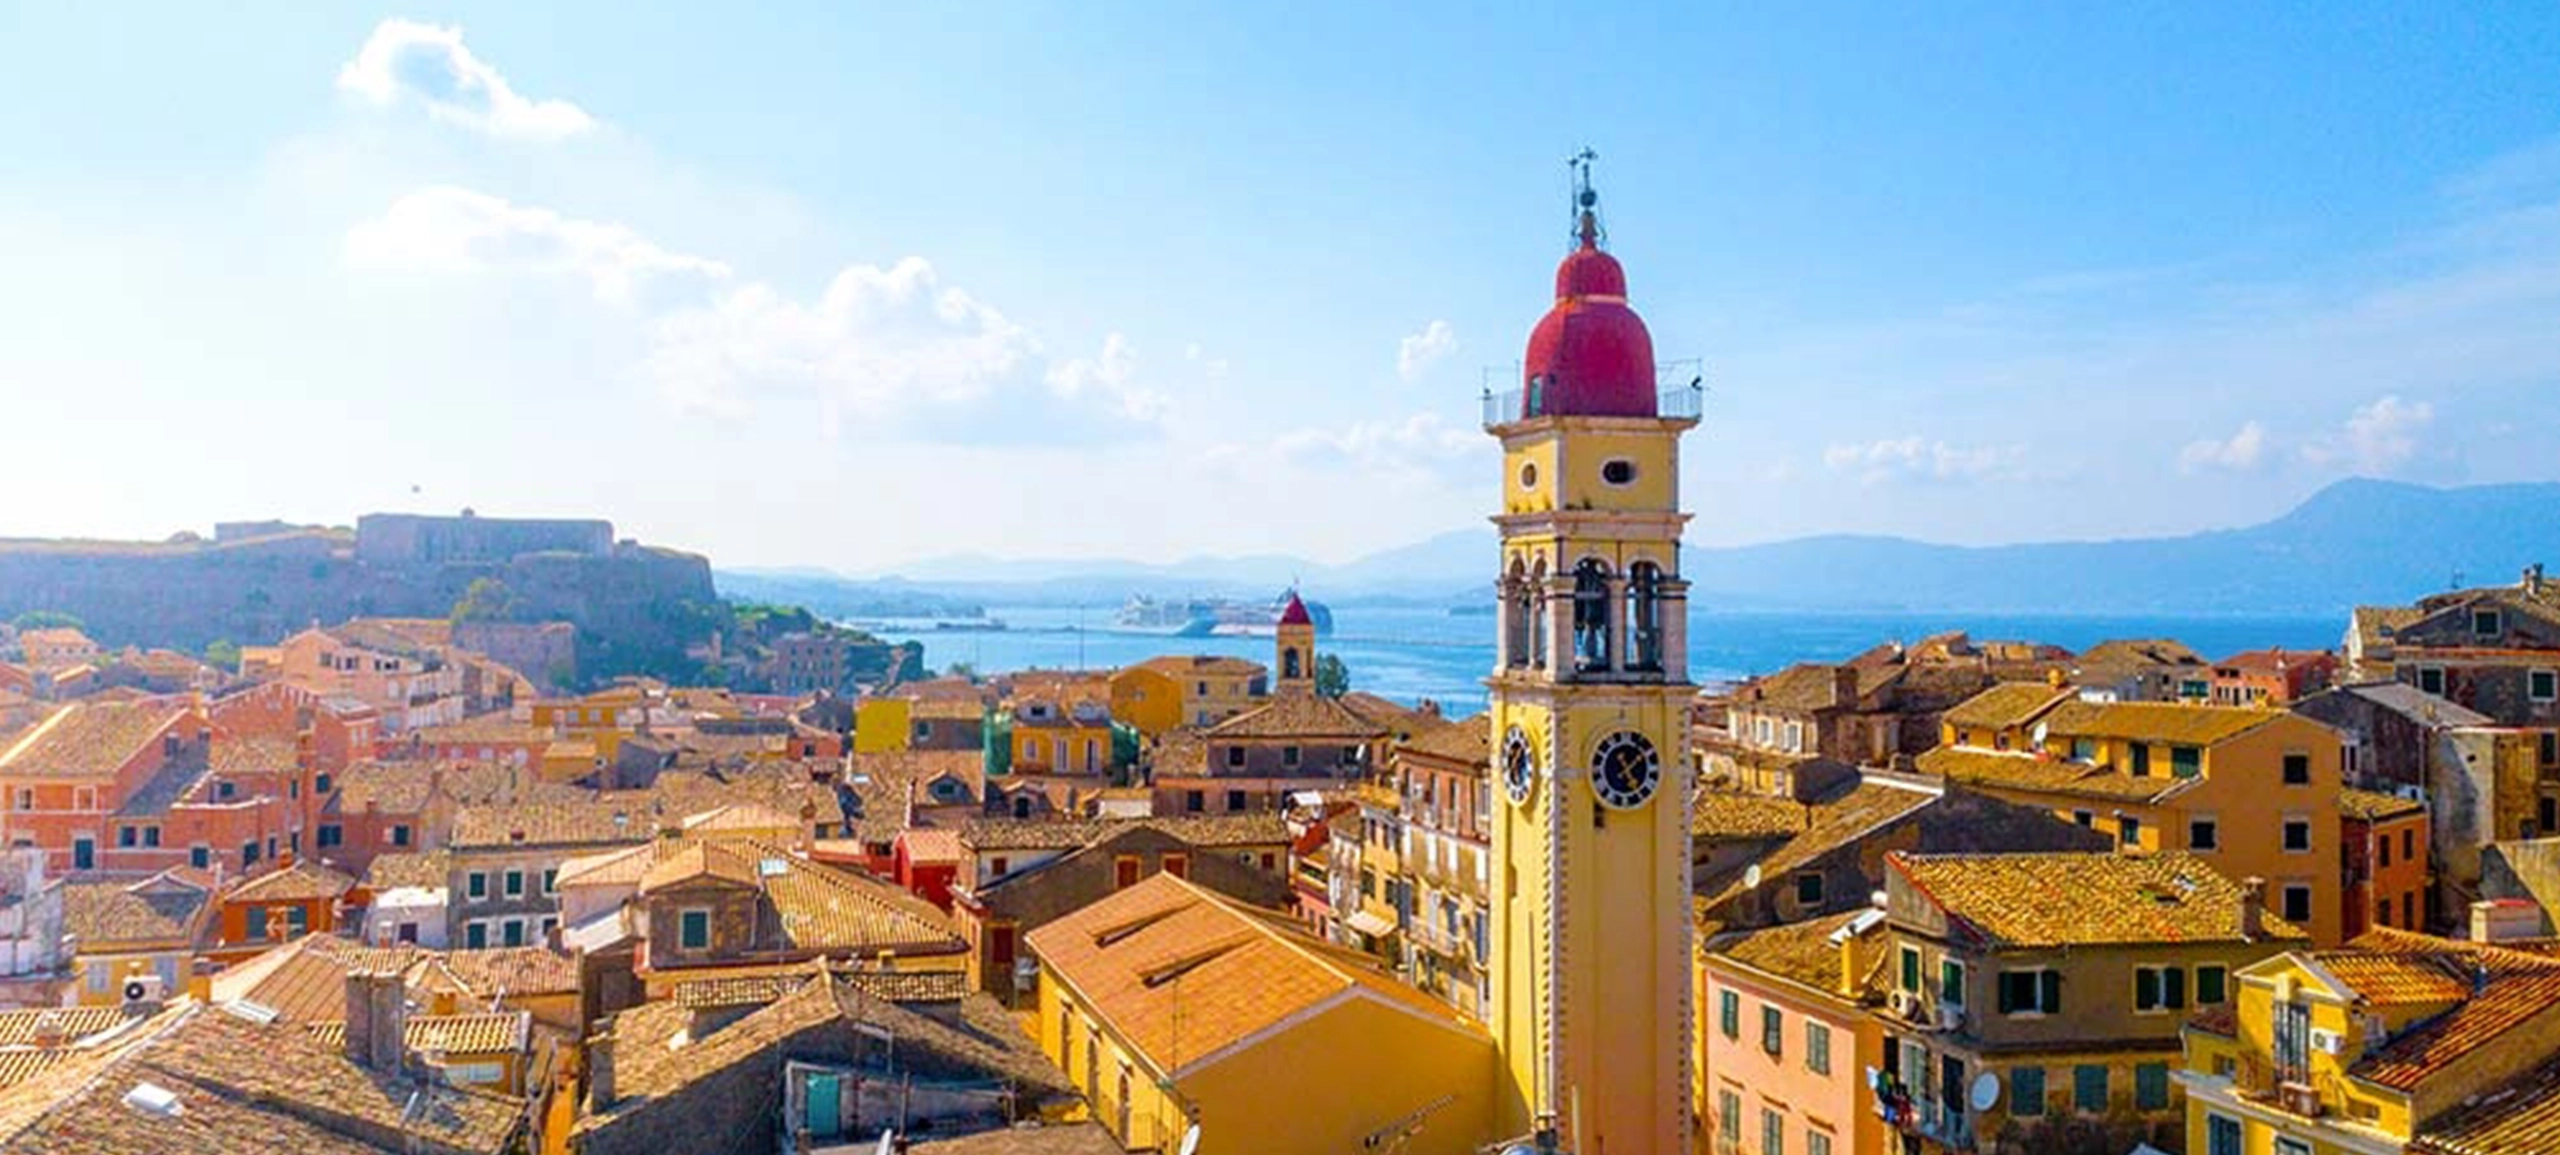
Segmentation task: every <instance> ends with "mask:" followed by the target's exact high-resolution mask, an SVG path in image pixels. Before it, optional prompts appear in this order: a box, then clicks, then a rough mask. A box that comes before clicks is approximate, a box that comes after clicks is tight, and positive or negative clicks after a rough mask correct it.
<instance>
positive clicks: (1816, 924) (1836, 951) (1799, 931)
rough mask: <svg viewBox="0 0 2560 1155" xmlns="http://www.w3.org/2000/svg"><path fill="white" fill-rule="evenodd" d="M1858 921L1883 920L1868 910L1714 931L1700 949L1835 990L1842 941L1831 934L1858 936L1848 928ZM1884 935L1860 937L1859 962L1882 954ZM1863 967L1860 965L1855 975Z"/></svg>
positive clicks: (1764, 971) (1779, 974) (1757, 969)
mask: <svg viewBox="0 0 2560 1155" xmlns="http://www.w3.org/2000/svg"><path fill="white" fill-rule="evenodd" d="M1860 920H1867V921H1868V922H1869V923H1870V924H1871V925H1881V922H1882V920H1881V919H1878V918H1877V917H1876V914H1875V912H1874V911H1872V910H1852V911H1844V912H1842V913H1840V914H1834V915H1826V916H1824V917H1821V918H1814V919H1807V920H1805V921H1803V922H1790V923H1781V924H1779V925H1777V926H1773V927H1768V928H1765V929H1761V930H1745V931H1736V932H1733V933H1730V934H1721V935H1717V936H1715V937H1713V938H1710V939H1708V940H1706V942H1705V943H1704V946H1703V949H1704V950H1705V952H1706V953H1707V954H1710V955H1714V956H1717V957H1721V958H1724V959H1727V960H1730V961H1732V962H1733V963H1736V964H1738V965H1741V966H1746V967H1749V968H1751V969H1753V970H1756V971H1761V972H1763V973H1766V974H1772V975H1776V976H1778V977H1780V978H1783V979H1787V980H1789V981H1791V982H1798V983H1802V984H1804V985H1806V986H1809V987H1814V988H1816V989H1819V990H1823V991H1829V992H1833V993H1837V992H1838V991H1839V989H1840V947H1841V943H1840V941H1838V939H1836V938H1835V937H1834V936H1835V935H1836V936H1840V937H1842V938H1851V939H1856V938H1859V937H1860V936H1858V935H1857V933H1856V931H1855V930H1854V929H1852V927H1853V924H1855V923H1858V922H1859V921H1860ZM1883 937H1884V936H1882V935H1880V934H1869V935H1866V936H1864V941H1863V942H1861V944H1860V945H1861V947H1862V949H1860V950H1859V952H1858V957H1859V958H1860V959H1861V960H1862V961H1863V962H1873V961H1874V959H1875V958H1877V957H1879V956H1880V955H1881V953H1882V942H1883ZM1863 970H1864V968H1863V967H1861V968H1860V973H1863Z"/></svg>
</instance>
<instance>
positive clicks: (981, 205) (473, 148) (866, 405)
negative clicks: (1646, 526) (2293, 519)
mask: <svg viewBox="0 0 2560 1155" xmlns="http://www.w3.org/2000/svg"><path fill="white" fill-rule="evenodd" d="M1589 7H1592V6H1572V7H1571V9H1570V10H1568V9H1567V8H1565V7H1561V6H1559V7H1554V8H1551V9H1542V10H1534V11H1531V10H1522V11H1518V12H1513V13H1500V12H1489V11H1487V10H1485V6H1460V5H1445V6H1443V5H1422V4H1413V5H1344V6H1339V7H1326V6H1313V5H1292V6H1285V7H1284V6H1267V7H1265V8H1262V9H1259V10H1257V9H1255V8H1253V7H1252V6H1242V5H1215V6H1213V5H1169V4H1168V5H1136V4H1059V5H1000V6H988V7H961V6H956V5H899V6H894V7H892V6H873V5H858V6H857V5H844V6H824V7H818V6H812V7H805V8H804V7H769V8H758V9H754V10H750V11H745V12H733V11H711V10H704V11H699V12H665V13H662V12H653V11H638V10H631V9H630V8H629V6H603V5H543V6H533V5H488V6H456V7H444V6H435V7H414V8H397V9H381V10H375V9H367V8H360V7H355V6H336V7H330V8H325V9H323V8H313V7H306V6H287V5H266V6H252V7H251V8H249V9H248V10H247V11H245V12H239V13H216V12H211V11H208V10H205V9H203V8H201V7H195V6H191V7H170V8H166V9H160V10H153V9H149V8H144V7H109V6H100V5H21V6H12V7H7V8H0V97H5V99H0V142H5V144H6V147H7V149H8V156H9V161H8V163H7V164H5V165H0V254H6V259H5V260H0V317H6V318H8V319H9V324H8V325H7V327H6V338H5V339H0V421H5V423H6V426H7V427H8V429H9V431H10V434H11V435H10V436H9V438H8V442H9V449H8V450H7V451H6V452H0V495H6V496H5V498H0V534H81V535H95V536H132V537H160V536H165V535H166V534H168V533H171V532H174V531H176V530H179V529H185V528H197V529H202V528H204V527H206V526H209V525H210V523H212V522H213V521H214V520H216V519H226V518H236V517H255V516H270V515H273V516H284V517H289V518H295V519H304V520H315V521H330V522H346V521H349V520H350V519H352V518H353V517H354V516H355V515H356V514H358V513H361V512H365V511H368V510H375V509H392V508H412V509H422V510H434V511H449V510H452V509H457V508H460V507H463V506H466V505H467V506H472V507H475V508H477V509H479V510H481V511H482V512H484V513H492V514H496V513H513V514H585V515H597V514H600V515H603V516H608V517H611V518H613V519H614V520H615V521H616V522H617V523H619V524H620V526H621V527H622V529H623V531H624V532H625V533H626V534H629V535H633V536H639V537H642V538H645V539H648V540H652V541H660V542H666V543H670V544H677V545H682V546H686V547H689V548H695V549H700V550H704V551H706V552H709V553H710V554H712V556H713V557H714V558H715V559H716V560H718V561H719V562H721V563H723V564H734V565H790V564H808V565H825V566H831V567H835V568H839V569H843V570H846V571H849V572H868V571H879V570H885V569H894V568H895V567H896V566H897V565H898V564H900V563H902V562H909V561H912V560H914V559H917V558H922V557H928V556H934V555H940V554H945V553H953V552H963V551H966V552H976V553H986V554H994V555H1001V556H1051V557H1055V556H1125V557H1137V558H1148V559H1171V558H1176V557H1181V556H1185V555H1189V554H1193V553H1201V552H1215V553H1260V552H1291V553H1298V554H1302V555H1306V556H1310V557H1315V558H1319V559H1325V560H1340V559H1345V558H1349V557H1352V556H1356V555H1358V554H1361V553H1364V552H1367V551H1370V550H1374V549H1378V548H1383V547H1388V546H1393V545H1396V544H1401V543H1403V542H1406V541H1409V540H1412V539H1414V538H1418V537H1421V536H1425V535H1428V534H1431V533H1435V532H1439V531H1442V530H1446V529H1450V528H1456V527H1459V526H1463V525H1466V524H1469V523H1470V522H1471V521H1473V520H1474V519H1475V518H1477V517H1480V516H1481V515H1482V513H1483V512H1484V511H1485V510H1486V509H1487V508H1488V507H1489V506H1490V504H1491V495H1492V491H1493V485H1494V472H1495V471H1494V468H1493V464H1492V448H1491V444H1490V441H1489V439H1487V438H1485V437H1484V436H1483V435H1482V434H1481V433H1479V432H1478V431H1477V430H1476V429H1475V427H1474V417H1475V399H1476V395H1477V392H1478V390H1479V388H1480V385H1481V382H1482V379H1483V378H1482V373H1483V371H1484V370H1485V369H1486V368H1487V367H1489V366H1490V367H1507V366H1509V365H1511V364H1512V363H1513V362H1515V361H1516V360H1517V359H1518V357H1519V355H1520V346H1521V344H1522V341H1523V340H1524V338H1525V336H1526V334H1527V331H1528V329H1529V326H1530V325H1531V324H1532V323H1533V322H1534V321H1535V320H1536V318H1537V316H1538V314H1539V313H1540V312H1541V311H1542V310H1543V309H1544V307H1545V305H1546V303H1547V302H1546V299H1545V298H1546V295H1547V292H1548V282H1549V277H1550V276H1551V271H1552V268H1553V264H1554V261H1555V260H1556V258H1557V257H1558V256H1560V255H1561V252H1562V250H1563V246H1564V243H1565V231H1566V227H1567V223H1568V222H1567V219H1566V212H1565V207H1564V202H1565V182H1564V168H1563V164H1562V160H1563V158H1564V157H1565V156H1566V155H1567V154H1568V153H1569V152H1571V151H1572V150H1573V149H1575V148H1576V147H1579V146H1581V145H1583V144H1585V143H1588V144H1590V145H1592V146H1593V147H1595V148H1597V149H1598V150H1599V151H1600V153H1601V162H1600V168H1599V179H1600V186H1601V190H1602V193H1603V196H1604V209H1605V210H1606V212H1607V220H1608V224H1609V226H1610V229H1611V234H1612V240H1613V243H1614V246H1615V248H1616V250H1617V252H1618V253H1619V255H1620V256H1621V257H1622V258H1623V259H1624V260H1625V261H1626V262H1627V265H1628V267H1629V272H1630V278H1631V281H1632V295H1633V296H1634V298H1635V304H1636V306H1637V308H1638V310H1639V311H1640V312H1642V313H1643V314H1644V315H1645V317H1646V318H1647V320H1648V321H1649V323H1650V324H1651V326H1652V328H1653V332H1654V336H1655V345H1656V347H1657V349H1658V350H1660V351H1661V352H1662V354H1663V355H1664V356H1666V357H1673V356H1695V357H1700V358H1703V359H1704V360H1705V362H1706V364H1707V367H1708V368H1707V372H1708V375H1709V377H1710V380H1711V382H1712V383H1713V385H1714V387H1715V392H1714V394H1713V395H1712V398H1711V400H1710V402H1709V418H1708V421H1707V423H1706V425H1705V427H1704V428H1702V429H1701V430H1700V431H1699V432H1698V433H1696V434H1694V435H1692V437H1691V439H1690V440H1689V442H1688V449H1687V453H1688V464H1687V468H1686V470H1685V471H1684V481H1685V484H1686V488H1687V499H1688V503H1689V506H1690V508H1691V509H1692V510H1694V511H1695V512H1696V513H1697V514H1698V518H1697V521H1696V522H1695V523H1694V527H1693V530H1692V532H1693V536H1694V537H1695V538H1696V539H1697V540H1701V541H1706V542H1742V541H1760V540H1768V539H1773V538H1780V537H1787V536H1794V535H1798V534H1804V533H1814V532H1833V531H1853V532H1884V533H1901V534H1908V535H1912V536H1918V537H1923V538H1929V539H1934V540H1944V541H1961V542H1993V541H2014V540H2030V539H2044V538H2055V537H2106V536H2118V535H2127V534H2148V533H2159V532H2176V531H2184V530H2190V529H2198V528H2209V527H2214V526H2222V525H2231V524H2239V523H2245V522H2249V521H2254V520H2258V519H2261V518H2263V517H2266V516H2269V515H2272V514H2274V513H2276V512H2279V511H2281V510H2282V509H2283V508H2285V507H2287V506H2288V505H2290V504H2291V503H2292V502H2294V501H2296V500H2298V499H2300V498H2301V497H2302V496H2304V495H2306V494H2308V493H2309V492H2311V491H2313V490H2314V489H2316V488H2318V487H2319V486H2320V485H2322V484H2324V483H2326V482H2328V481H2331V480H2334V479H2336V478H2339V477H2343V476H2349V475H2355V474H2365V475H2375V476H2393V477H2405V478H2410V479H2414V480H2421V481H2429V482H2437V483H2467V482H2482V481H2506V480H2527V479H2532V480H2543V479H2551V478H2553V477H2555V476H2560V458H2555V457H2554V455H2553V454H2552V453H2551V452H2550V450H2549V446H2550V444H2551V440H2552V439H2551V431H2552V430H2553V429H2554V428H2555V427H2560V69H2554V68H2552V67H2550V62H2551V61H2552V60H2555V59H2560V9H2555V8H2552V7H2550V6H2547V5H2495V6H2490V5H2482V6H2452V5H2424V6H2421V5H2396V6H2380V5H2377V6H2354V5H2344V4H2321V5H2296V6H2285V7H2279V6H2274V5H2251V6H2235V5H2209V4H2198V5H2189V6H2170V5H2146V6H2141V7H2140V10H2138V11H2137V10H2133V9H2125V10H2117V9H2114V8H2101V7H2098V6H2071V7H2066V6H2023V5H2022V6H2015V7H2009V8H1999V7H1993V6H1989V5H1971V4H1956V5H1939V6H1931V7H1927V8H1920V7H1911V8H1902V9H1890V8H1887V7H1884V6H1879V5H1857V6H1839V7H1834V8H1815V7H1812V6H1785V7H1786V9H1787V10H1786V11H1784V12H1773V11H1769V10H1767V9H1768V8H1769V7H1770V6H1752V7H1747V8H1746V7H1740V6H1736V7H1733V8H1730V9H1723V10H1700V9H1701V8H1702V7H1703V6H1677V7H1674V8H1670V9H1666V10H1646V9H1641V8H1610V9H1607V10H1604V11H1596V12H1593V11H1583V10H1582V9H1585V8H1589Z"/></svg>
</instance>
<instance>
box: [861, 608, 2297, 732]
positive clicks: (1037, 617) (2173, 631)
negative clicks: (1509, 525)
mask: <svg viewBox="0 0 2560 1155" xmlns="http://www.w3.org/2000/svg"><path fill="white" fill-rule="evenodd" d="M1114 608H1115V607H1093V608H1089V609H1085V610H1081V611H1079V610H1075V609H1061V608H1057V607H1046V606H1042V607H1032V606H991V607H989V608H988V611H987V612H988V613H989V614H990V615H991V616H993V617H995V618H997V619H999V620H1001V621H1003V622H1004V623H1005V624H1006V625H1007V626H1008V627H1010V628H1008V629H1005V630H1000V631H962V630H935V629H930V628H928V629H922V630H917V629H879V630H877V631H876V632H879V633H881V634H882V635H883V636H886V637H889V638H892V639H895V640H899V641H910V640H912V641H919V642H922V643H923V644H924V660H925V664H926V665H928V666H930V667H932V668H933V669H934V670H936V671H940V670H944V669H947V668H948V667H950V666H951V664H952V663H954V662H967V663H969V664H970V665H971V666H973V667H975V668H976V669H977V670H978V671H979V672H980V673H982V674H992V673H999V672H1004V671H1009V670H1023V669H1031V668H1035V667H1037V668H1044V669H1077V668H1083V669H1096V670H1100V669H1110V668H1112V667H1116V666H1122V665H1127V664H1129V663H1132V662H1137V661H1142V660H1144V659H1147V658H1151V657H1155V656H1157V655H1159V654H1232V655H1236V656H1238V657H1245V658H1252V659H1254V660H1256V661H1260V662H1263V663H1265V664H1268V663H1269V662H1270V660H1271V639H1270V638H1268V637H1208V638H1176V637H1169V636H1166V635H1163V634H1142V633H1126V632H1120V631H1116V630H1113V629H1111V626H1110V623H1111V615H1112V612H1113V609H1114ZM1333 618H1334V628H1333V633H1331V634H1330V635H1327V636H1326V637H1324V638H1322V639H1320V640H1319V642H1318V645H1319V648H1320V649H1322V650H1324V651H1325V652H1328V653H1332V654H1336V655H1339V656H1340V657H1341V658H1342V661H1343V663H1344V665H1346V666H1348V667H1349V668H1350V671H1351V686H1352V688H1353V689H1355V690H1365V691H1368V692H1370V693H1374V694H1380V695H1383V696H1385V697H1388V698H1393V699H1395V700H1397V701H1401V702H1407V703H1411V702H1415V701H1419V700H1421V699H1424V698H1430V699H1434V700H1436V701H1439V702H1440V703H1441V704H1442V705H1444V706H1446V707H1448V708H1450V709H1451V710H1454V711H1457V712H1461V713H1464V712H1469V711H1473V710H1475V709H1477V708H1479V707H1481V706H1482V705H1483V704H1484V684H1483V679H1484V676H1485V673H1486V672H1487V671H1489V670H1491V669H1492V668H1493V630H1494V620H1493V618H1492V617H1491V616H1489V615H1477V616H1453V615H1451V614H1449V613H1448V612H1447V611H1445V610H1442V609H1438V608H1412V607H1401V606H1378V605H1351V606H1336V607H1334V611H1333ZM1079 619H1081V621H1082V624H1083V626H1084V628H1083V629H1082V630H1081V631H1078V630H1077V629H1076V628H1075V627H1076V626H1077V624H1078V621H1079ZM1957 629H1961V630H1965V631H1967V632H1969V633H1971V634H1972V635H1973V636H1974V637H1975V638H1979V639H2001V640H2027V641H2038V642H2049V643H2052V644H2054V645H2058V646H2065V647H2068V648H2070V649H2072V650H2075V651H2077V650H2082V649H2086V648H2088V647H2089V646H2090V645H2093V644H2095V643H2097V642H2101V641H2105V640H2107V639H2110V638H2133V637H2142V638H2157V637H2167V638H2175V639H2177V640H2179V641H2182V642H2185V643H2187V644H2188V645H2190V646H2193V647H2194V648H2195V649H2196V650H2197V651H2198V652H2200V653H2202V654H2204V655H2205V656H2206V657H2207V658H2222V657H2225V656H2228V655H2230V654H2233V653H2236V652H2238V651H2241V650H2248V649H2256V648H2260V647H2264V646H2285V647H2288V648H2296V649H2328V648H2330V647H2333V646H2335V645H2336V644H2337V643H2338V639H2339V637H2340V635H2341V634H2342V633H2343V632H2344V631H2345V622H2344V620H2343V618H2341V617H2333V616H2322V617H2240V616H2233V617H2161V616H2077V615H2070V616H2066V615H2036V614H1921V613H1866V614H1858V613H1779V612H1721V611H1715V610H1707V609H1700V610H1695V611H1692V612H1691V614H1690V615H1689V650H1690V654H1691V664H1690V671H1689V675H1690V678H1691V679H1692V680H1694V681H1697V682H1699V683H1702V684H1703V683H1708V682H1714V681H1723V680H1731V679H1735V678H1740V677H1743V676H1746V675H1750V674H1763V673H1768V672H1771V671H1773V670H1778V669H1782V668H1784V667H1786V666H1788V665H1790V664H1792V663H1795V662H1806V661H1838V660H1840V659H1842V658H1846V657H1849V656H1850V655H1852V654H1856V653H1858V652H1860V651H1862V650H1865V649H1867V648H1869V647H1871V646H1874V645H1876V644H1878V643H1881V642H1885V641H1891V640H1900V641H1904V642H1910V641H1916V640H1918V639H1919V638H1922V637H1925V636H1927V635H1929V634H1934V633H1939V632H1943V631H1946V630H1957Z"/></svg>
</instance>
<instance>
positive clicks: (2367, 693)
mask: <svg viewBox="0 0 2560 1155" xmlns="http://www.w3.org/2000/svg"><path fill="white" fill-rule="evenodd" d="M2337 692H2338V693H2342V694H2353V695H2355V696H2356V697H2359V698H2362V699H2364V700H2365V701H2368V702H2371V703H2373V704H2374V705H2377V706H2380V707H2382V708H2384V709H2386V710H2389V711H2391V712H2392V713H2395V714H2398V715H2400V716H2401V717H2403V718H2407V719H2410V720H2411V721H2415V722H2422V723H2425V724H2426V725H2428V726H2429V727H2451V726H2493V725H2496V724H2497V721H2498V720H2497V719H2495V718H2492V717H2490V716H2488V715H2487V714H2483V713H2481V712H2480V711H2478V710H2474V709H2472V708H2471V707H2469V706H2465V705H2462V704H2461V703H2458V702H2455V701H2452V700H2451V699H2448V698H2444V697H2442V696H2439V695H2436V694H2430V693H2428V692H2426V691H2425V690H2421V689H2419V688H2417V687H2416V686H2412V685H2410V684H2409V683H2407V682H2367V683H2365V684H2363V685H2359V686H2345V687H2341V688H2340V689H2339V690H2338V691H2337Z"/></svg>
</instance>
